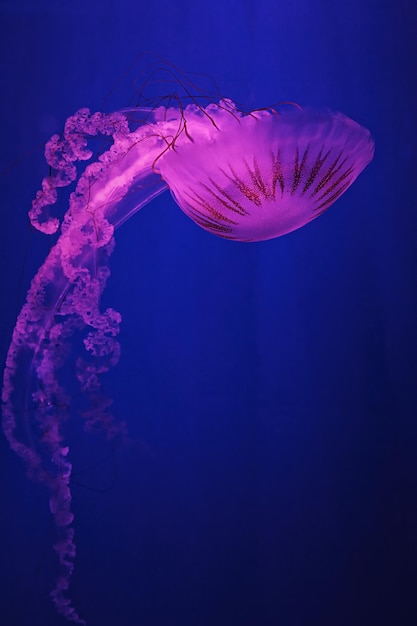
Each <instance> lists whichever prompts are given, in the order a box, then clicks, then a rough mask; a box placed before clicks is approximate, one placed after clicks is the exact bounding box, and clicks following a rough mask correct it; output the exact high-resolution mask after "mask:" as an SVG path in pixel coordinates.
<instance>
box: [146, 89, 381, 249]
mask: <svg viewBox="0 0 417 626" xmlns="http://www.w3.org/2000/svg"><path fill="white" fill-rule="evenodd" d="M176 114H177V115H178V111H177V113H176ZM181 114H182V116H183V119H184V124H185V130H186V132H182V133H181V134H179V135H178V137H177V138H176V139H175V141H174V142H173V143H172V144H171V146H170V149H169V150H166V151H164V153H163V154H162V155H161V158H159V159H158V161H157V163H156V165H155V169H156V170H157V171H159V173H160V174H161V176H162V178H163V179H164V180H165V182H166V183H167V184H168V186H169V188H170V190H171V193H172V195H173V197H174V199H175V200H176V202H177V203H178V204H179V206H180V207H181V209H182V210H183V211H184V212H185V213H186V214H187V215H188V216H189V217H190V218H191V219H192V220H194V221H195V222H196V223H197V224H198V225H199V226H201V227H202V228H204V229H206V230H208V231H209V232H211V233H213V234H216V235H218V236H221V237H225V238H227V239H233V240H236V241H262V240H266V239H272V238H274V237H278V236H280V235H284V234H286V233H289V232H291V231H293V230H296V229H297V228H300V227H301V226H303V225H304V224H307V223H308V222H310V221H311V220H313V219H315V218H316V217H318V216H319V215H321V214H322V213H323V212H324V211H325V210H327V209H328V208H329V207H330V205H331V204H333V202H335V200H337V198H338V197H339V196H340V195H341V194H342V193H343V192H344V191H346V189H347V188H348V187H349V186H350V185H351V184H352V183H353V181H354V180H355V179H356V178H357V176H358V175H359V174H360V173H361V171H362V170H363V169H364V168H365V167H366V165H367V164H368V163H369V162H370V161H371V160H372V157H373V152H374V144H373V141H372V138H371V136H370V133H369V131H368V130H366V129H365V128H363V127H362V126H360V125H359V124H357V123H356V122H354V121H353V120H351V119H349V118H348V117H346V116H345V115H343V114H341V113H336V114H334V113H331V112H330V111H327V110H312V109H300V108H296V107H291V108H290V109H288V110H286V111H285V112H284V113H282V114H281V113H280V114H278V113H277V112H276V111H274V110H272V109H271V110H259V111H254V112H252V113H248V114H245V113H242V112H240V111H238V110H237V109H236V107H235V106H234V104H233V103H232V102H231V101H230V100H223V101H221V102H220V103H219V104H211V105H209V106H208V107H206V108H205V109H202V108H199V107H197V106H195V105H190V106H188V107H186V108H185V109H184V111H182V113H181ZM173 116H175V112H174V113H173ZM168 117H169V115H168ZM165 119H167V117H165ZM167 123H168V124H169V122H166V124H167Z"/></svg>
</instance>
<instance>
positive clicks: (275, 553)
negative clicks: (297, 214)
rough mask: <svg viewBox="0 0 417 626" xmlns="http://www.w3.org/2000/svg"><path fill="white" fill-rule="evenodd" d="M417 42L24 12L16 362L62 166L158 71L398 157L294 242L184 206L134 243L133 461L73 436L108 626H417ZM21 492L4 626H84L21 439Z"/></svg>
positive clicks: (203, 10)
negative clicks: (290, 110)
mask: <svg viewBox="0 0 417 626" xmlns="http://www.w3.org/2000/svg"><path fill="white" fill-rule="evenodd" d="M416 24H417V8H416V5H415V3H414V2H411V1H410V0H396V1H394V0H391V1H388V0H351V1H350V2H334V0H294V1H292V2H289V1H284V0H275V1H273V0H269V1H268V0H256V1H255V0H243V1H238V0H228V1H225V0H224V1H219V0H218V1H214V2H207V3H203V2H193V1H192V0H158V2H144V0H138V1H134V0H130V1H127V0H82V1H81V0H71V1H68V2H62V1H57V0H38V1H36V2H35V1H34V0H33V1H32V2H31V1H30V0H26V1H25V0H10V1H6V0H2V2H1V3H0V35H1V36H0V50H1V87H0V89H1V101H0V106H1V120H2V125H1V129H2V130H1V137H2V150H1V155H0V158H1V163H0V165H1V167H2V168H8V170H7V172H6V173H5V174H3V175H2V177H1V178H0V181H1V187H2V221H1V229H0V263H1V266H0V268H1V285H0V286H1V294H0V302H1V314H0V325H1V326H0V340H1V346H0V351H1V359H2V361H3V360H4V357H5V354H6V350H7V347H8V343H9V340H10V336H11V332H12V329H13V326H14V322H15V318H16V314H17V312H18V308H19V307H20V306H21V305H22V303H23V300H24V296H25V293H26V290H27V287H28V284H29V281H30V279H31V277H32V276H33V274H34V273H35V271H36V269H37V268H38V267H39V265H40V264H41V263H42V262H43V259H44V258H45V256H46V253H47V250H48V246H49V241H48V238H47V237H45V236H43V235H41V234H39V233H36V232H34V231H29V230H28V225H27V224H28V221H27V217H26V215H27V210H28V208H29V206H30V201H31V199H32V197H33V195H34V193H35V192H36V190H37V189H38V188H39V185H40V181H41V178H42V177H43V176H44V175H45V174H46V173H47V168H46V165H45V163H44V160H43V145H44V143H45V142H46V141H47V139H48V138H49V136H50V135H51V134H52V133H54V132H59V131H60V130H61V129H62V126H63V123H64V121H65V119H66V118H67V116H68V115H70V114H71V113H73V112H74V111H75V110H77V109H78V108H80V107H82V106H88V107H90V108H91V109H93V110H97V109H101V108H102V105H103V101H104V100H105V98H106V96H107V95H108V94H109V91H110V90H111V89H112V87H114V90H113V92H112V93H111V95H110V97H109V99H108V100H107V101H106V103H105V109H106V110H112V109H113V110H114V109H118V108H124V107H126V106H127V105H128V104H129V102H130V97H131V95H132V93H133V92H134V83H133V78H134V71H133V73H131V74H130V75H129V78H128V79H126V80H122V81H121V82H120V83H119V82H118V79H119V77H120V76H121V75H122V74H123V72H124V71H125V70H126V69H127V68H128V67H129V65H130V64H131V63H132V62H133V61H134V59H135V58H136V57H137V55H138V54H140V53H142V52H143V51H145V50H149V51H153V52H154V53H157V54H160V55H162V56H163V57H165V58H167V59H169V60H170V61H171V62H172V63H175V64H176V65H177V66H178V67H179V68H181V69H183V70H184V71H190V72H202V73H207V74H210V75H211V76H213V77H214V79H215V80H216V81H217V84H218V85H219V89H220V90H221V92H222V93H224V94H225V95H226V96H229V97H231V98H232V99H234V100H237V101H239V102H241V103H244V104H245V106H246V107H248V108H255V107H261V106H267V105H269V104H272V103H274V102H277V101H279V100H292V101H296V102H299V103H300V104H305V105H313V106H328V107H329V108H331V109H333V110H341V111H343V112H344V113H345V114H347V115H348V116H350V117H352V118H353V119H355V120H357V121H358V122H360V123H361V124H363V125H364V126H366V127H368V128H369V129H370V130H371V132H372V134H373V137H374V139H375V143H376V154H375V159H374V161H373V163H372V164H371V165H370V166H369V167H368V168H367V169H366V170H365V172H364V173H363V174H362V175H361V176H360V178H359V179H358V180H357V181H356V183H355V184H354V185H353V186H352V188H351V189H349V190H348V192H347V193H346V194H345V195H344V196H343V197H342V198H341V199H340V200H338V201H337V203H336V204H335V205H334V206H333V207H331V209H330V210H329V212H328V213H326V214H325V215H324V216H322V217H320V218H319V219H318V220H316V221H314V222H313V223H311V224H310V225H308V226H306V227H305V228H303V229H301V230H299V231H297V232H294V233H292V234H290V235H287V236H285V237H283V238H281V239H277V240H274V241H268V242H264V243H258V244H243V243H232V242H229V241H226V240H221V239H217V238H215V237H213V236H212V235H209V234H208V233H206V232H204V231H202V230H200V229H198V227H197V226H196V225H195V224H193V223H192V222H191V221H190V220H188V218H187V217H186V216H184V215H183V214H182V213H181V211H180V210H179V209H178V207H177V206H176V205H175V203H174V201H173V200H172V199H171V198H170V196H169V194H164V195H163V196H161V197H160V198H159V199H157V200H156V201H154V202H153V203H152V204H151V205H149V206H147V207H146V208H145V209H143V210H142V211H141V212H139V213H138V214H137V215H135V216H134V217H133V218H132V219H131V220H130V222H128V223H127V224H126V225H125V226H123V227H122V228H121V229H120V231H119V232H118V233H117V246H116V250H115V252H114V254H113V257H112V259H111V270H112V276H111V279H110V281H109V284H108V288H107V290H106V292H105V297H104V301H105V304H106V306H114V307H115V308H116V309H117V310H119V311H120V312H121V313H122V315H123V324H122V331H121V335H120V340H121V344H122V358H121V361H120V364H119V365H118V367H117V368H115V369H113V370H112V371H111V372H109V374H108V375H107V376H106V379H105V385H106V388H107V390H108V392H109V393H110V394H111V395H112V396H113V398H114V412H115V414H116V415H117V416H118V417H119V418H120V419H125V420H126V421H127V423H128V427H129V433H130V437H131V443H130V444H129V445H128V446H126V447H125V448H121V449H117V450H116V451H113V450H112V449H111V447H110V446H109V444H108V443H106V442H105V441H103V439H102V438H100V437H95V436H91V435H88V434H86V433H83V432H82V430H81V427H80V426H79V420H78V418H77V415H76V411H75V410H74V414H73V416H72V420H71V424H70V425H69V432H68V437H69V439H70V443H71V446H72V460H73V462H74V484H73V492H74V512H75V516H76V521H75V527H76V541H77V545H78V556H77V560H76V570H75V574H74V579H73V585H72V589H71V591H72V597H73V599H74V602H75V604H76V606H77V609H78V610H79V612H80V614H81V615H82V616H83V617H84V618H85V619H86V620H87V622H88V625H89V626H113V625H120V626H246V625H247V626H316V625H317V626H370V625H372V626H373V625H378V626H392V625H399V626H414V625H415V624H416V623H417V600H416V588H417V586H416V585H417V505H416V497H417V462H416V458H417V454H416V451H417V334H416V330H415V329H416V320H417V291H416V286H415V281H416V269H417V248H416V235H417V233H416V227H417V213H416V193H415V187H416V171H417V158H416V137H417V124H416V111H417V93H416V92H417V83H416V80H415V66H416V61H417V54H416V47H417V46H416V36H415V31H416ZM196 82H198V78H196ZM202 82H203V83H204V82H205V79H202ZM10 166H12V167H10ZM0 476H1V480H0V546H1V552H0V555H1V561H0V623H1V624H2V625H4V626H45V625H47V626H63V624H64V623H65V622H64V620H62V619H61V618H60V617H58V616H57V615H56V614H55V612H54V609H53V607H52V605H51V602H50V599H49V596H48V594H49V591H50V589H51V587H52V584H53V580H54V576H55V573H56V561H55V555H54V553H53V551H52V544H53V541H54V536H55V535H54V528H53V526H52V523H51V520H50V515H49V511H48V502H47V494H46V492H45V490H44V489H43V488H42V487H41V486H39V485H35V484H33V483H31V482H29V481H28V480H27V478H26V476H25V471H24V467H23V466H22V463H21V462H20V460H19V459H18V458H17V457H15V455H13V454H12V453H11V452H10V450H9V448H8V446H7V444H6V442H5V440H4V438H3V437H1V438H0Z"/></svg>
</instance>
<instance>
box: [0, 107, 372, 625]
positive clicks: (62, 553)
mask: <svg viewBox="0 0 417 626" xmlns="http://www.w3.org/2000/svg"><path fill="white" fill-rule="evenodd" d="M132 126H133V127H134V128H132ZM95 136H99V137H101V138H103V137H104V138H106V139H107V141H108V146H109V145H110V147H109V148H108V149H107V150H106V151H105V152H103V153H102V154H101V155H100V156H99V157H97V158H96V160H95V161H94V162H92V163H91V164H89V165H88V166H87V167H86V168H85V169H84V171H83V172H82V173H81V174H80V175H79V176H78V182H77V185H76V189H75V191H74V192H73V193H72V194H71V196H70V202H69V209H68V211H67V213H66V214H65V216H64V219H63V222H62V224H61V227H60V236H59V238H58V240H57V243H56V244H55V245H54V246H53V247H52V249H51V251H50V253H49V255H48V257H47V259H46V260H45V262H44V264H43V265H42V267H41V268H40V269H39V271H38V273H37V274H36V276H35V278H34V279H33V281H32V284H31V287H30V289H29V292H28V294H27V299H26V303H25V304H24V306H23V309H22V311H21V313H20V315H19V317H18V319H17V322H16V326H15V329H14V332H13V338H12V342H11V345H10V348H9V352H8V356H7V361H6V368H5V372H4V383H3V393H2V400H3V430H4V432H5V435H6V437H7V439H8V441H9V444H10V446H11V448H12V449H13V450H14V451H15V452H16V453H17V454H18V455H20V456H21V457H22V458H23V460H24V461H25V463H26V465H27V467H28V470H29V474H30V475H31V476H32V477H33V478H34V479H36V480H39V481H41V482H43V483H44V484H45V485H46V486H47V488H48V490H49V498H50V509H51V512H52V514H53V516H54V518H55V523H56V527H57V530H58V540H57V542H56V544H55V546H54V547H55V550H56V552H57V554H58V557H59V564H60V573H59V576H58V579H57V581H56V585H55V588H54V590H53V591H52V594H51V595H52V598H53V600H54V603H55V605H56V608H57V609H58V611H59V612H60V613H61V614H62V615H63V616H64V617H66V618H67V619H68V620H71V621H74V622H76V623H78V624H84V623H85V622H84V621H83V620H82V619H81V618H80V617H79V616H78V614H77V612H76V610H75V609H74V608H73V606H72V605H71V602H70V600H69V599H68V598H67V594H66V592H67V590H68V587H69V583H70V578H71V574H72V570H73V561H74V557H75V544H74V530H73V526H72V522H73V515H72V512H71V491H70V478H71V467H72V466H71V462H70V460H69V449H68V446H67V445H66V442H65V437H64V433H63V423H64V421H65V419H66V418H67V417H68V404H69V397H68V395H69V394H67V393H66V391H65V389H64V388H63V386H62V385H61V383H60V381H59V369H60V368H61V366H62V365H63V363H64V362H65V360H66V357H67V356H68V353H69V351H68V342H69V340H70V338H71V337H72V335H74V333H76V332H77V333H80V332H84V335H83V342H84V346H85V355H84V356H83V357H78V358H77V361H76V375H77V378H78V381H79V385H80V389H81V391H82V392H83V393H85V394H87V395H88V396H89V397H90V402H91V409H90V410H89V411H88V412H86V413H85V414H84V415H83V417H84V419H85V429H86V430H88V429H93V428H95V427H97V426H98V427H100V426H101V427H102V428H103V429H104V430H105V431H106V432H107V434H108V436H109V437H114V436H117V435H122V434H123V427H122V426H121V425H117V424H116V423H115V422H114V421H113V419H112V416H111V415H110V413H109V410H108V409H109V404H110V402H109V400H108V399H106V398H105V397H104V395H103V394H102V392H101V387H100V375H101V374H102V373H103V372H105V371H107V370H108V369H109V367H110V366H112V365H114V364H115V363H116V362H117V361H118V358H119V345H118V343H117V340H116V336H117V334H118V331H119V323H120V320H121V317H120V314H119V313H118V312H117V311H115V310H113V309H107V310H105V311H102V310H101V308H100V296H101V293H102V291H103V289H104V286H105V283H106V279H107V277H108V275H109V270H108V258H109V256H110V254H111V250H112V246H113V236H114V230H115V228H116V227H118V226H119V225H120V224H121V223H123V222H124V221H126V220H127V219H128V218H129V217H130V216H131V215H133V213H135V212H136V211H137V210H138V209H140V208H141V207H142V206H144V205H145V204H147V203H148V202H149V201H150V200H152V199H153V198H154V197H156V196H157V195H158V194H160V193H161V192H163V191H164V190H166V189H167V188H169V189H170V190H171V193H172V195H173V196H174V198H175V200H176V201H177V203H178V204H179V206H180V207H181V209H182V210H183V211H184V212H185V213H186V214H187V215H188V216H189V217H191V219H193V220H194V221H195V222H196V223H197V224H198V225H200V226H201V227H203V228H205V229H206V230H208V231H209V232H211V233H213V234H216V235H219V236H221V237H225V238H228V239H234V240H236V241H260V240H266V239H271V238H273V237H278V236H280V235H283V234H285V233H288V232H291V231H293V230H295V229H297V228H300V227H301V226H303V225H304V224H306V223H308V222H310V221H311V220H313V219H314V218H316V217H317V216H318V215H320V214H321V213H323V212H324V211H325V210H326V209H327V208H328V207H329V206H330V205H331V204H332V203H333V202H334V201H335V200H336V199H337V198H338V197H339V196H340V195H341V194H342V193H343V192H344V191H346V189H347V188H348V187H349V186H350V185H351V184H352V183H353V181H354V180H355V179H356V177H357V176H358V175H359V174H360V172H361V171H362V170H363V169H364V168H365V167H366V165H367V164H368V163H369V162H370V161H371V159H372V157H373V142H372V139H371V137H370V134H369V132H368V131H367V130H366V129H364V128H362V127H361V126H359V125H358V124H357V123H356V122H354V121H352V120H350V119H349V118H347V117H345V116H344V115H342V114H333V113H331V112H328V111H312V110H303V109H298V108H292V109H290V110H289V111H287V112H286V113H285V114H282V115H281V114H278V113H277V112H276V111H274V110H272V109H271V110H259V111H253V112H251V113H242V112H240V111H239V110H238V109H237V108H236V107H235V106H234V104H233V103H232V102H231V101H229V100H222V101H220V102H219V103H218V104H210V105H208V106H207V107H205V108H203V107H200V106H197V105H196V104H192V105H189V106H187V107H186V108H185V109H176V108H164V107H159V108H158V109H155V110H154V111H151V110H145V109H137V110H135V111H129V112H127V113H113V114H103V113H95V114H93V115H91V114H90V112H89V111H88V110H87V109H82V110H80V111H78V112H77V113H76V114H75V115H74V116H72V117H70V118H69V119H68V120H67V122H66V125H65V130H64V133H63V135H62V136H61V137H58V136H54V137H52V139H51V140H50V141H49V142H48V144H47V146H46V151H45V154H46V158H47V162H48V163H49V165H50V166H51V172H52V174H51V175H50V176H48V177H47V178H45V179H44V180H43V183H42V190H41V191H39V192H38V194H37V196H36V198H35V200H34V202H33V206H32V210H31V212H30V218H31V222H32V224H33V225H34V226H35V227H36V228H38V229H39V230H42V231H43V232H46V233H49V234H51V233H54V232H56V231H57V229H58V227H59V223H58V220H57V219H56V218H53V217H51V216H50V215H49V207H50V205H53V204H54V203H55V202H56V199H57V188H59V187H63V186H65V185H68V184H70V183H71V182H72V181H74V180H75V179H76V177H77V168H76V165H77V163H78V162H80V161H87V160H89V159H91V157H92V152H91V150H90V149H89V147H88V141H89V140H90V139H91V138H93V137H95Z"/></svg>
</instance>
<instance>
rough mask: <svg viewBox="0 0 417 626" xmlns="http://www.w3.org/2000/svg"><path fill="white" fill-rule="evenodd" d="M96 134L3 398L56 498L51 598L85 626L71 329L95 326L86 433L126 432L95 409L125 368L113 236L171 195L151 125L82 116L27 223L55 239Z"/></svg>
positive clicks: (7, 428) (29, 310) (21, 449)
mask: <svg viewBox="0 0 417 626" xmlns="http://www.w3.org/2000/svg"><path fill="white" fill-rule="evenodd" d="M97 134H101V135H106V136H109V137H110V138H111V140H112V145H111V147H110V148H109V149H108V150H107V151H106V152H104V153H103V154H102V155H101V156H100V157H99V160H98V161H96V162H94V163H91V164H90V165H87V167H86V168H85V170H84V172H83V173H82V175H81V176H80V178H79V180H78V183H77V186H76V189H75V191H74V192H73V193H72V194H71V196H70V204H69V209H68V211H67V213H66V215H65V217H64V220H63V223H62V226H61V234H60V237H59V239H58V241H57V243H56V244H55V246H54V247H53V248H52V249H51V251H50V253H49V255H48V257H47V259H46V260H45V262H44V264H43V265H42V267H41V268H40V269H39V271H38V273H37V274H36V276H35V277H34V279H33V280H32V283H31V286H30V289H29V292H28V294H27V298H26V302H25V304H24V306H23V308H22V310H21V312H20V314H19V316H18V319H17V322H16V326H15V329H14V332H13V336H12V341H11V344H10V347H9V351H8V355H7V360H6V367H5V371H4V379H3V390H2V401H3V416H2V424H3V430H4V433H5V435H6V437H7V439H8V441H9V444H10V446H11V448H12V449H13V450H14V451H15V452H16V453H17V454H18V455H19V456H20V457H21V458H22V459H23V460H24V462H25V464H26V467H27V469H28V472H29V475H30V476H31V477H32V478H33V479H35V480H38V481H40V482H42V483H44V484H45V485H46V486H47V488H48V490H49V505H50V510H51V513H52V515H53V517H54V519H55V524H56V527H57V529H58V539H57V541H56V543H55V545H54V549H55V551H56V553H57V555H58V559H59V566H60V568H59V574H58V577H57V580H56V584H55V588H54V589H53V591H52V593H51V596H52V599H53V601H54V603H55V606H56V608H57V610H58V612H59V613H61V614H62V615H63V616H64V617H65V618H66V619H68V620H69V621H73V622H75V623H78V624H85V622H84V620H82V619H81V618H80V617H79V615H78V614H77V612H76V610H75V609H74V607H73V606H72V604H71V601H70V600H69V599H68V598H67V597H66V592H67V590H68V587H69V584H70V579H71V575H72V572H73V567H74V566H73V561H74V557H75V544H74V529H73V527H72V522H73V513H72V511H71V488H70V479H71V470H72V465H71V463H70V462H69V460H68V452H69V448H68V445H66V444H65V442H64V434H63V432H62V425H63V424H64V423H65V421H66V420H67V419H68V406H69V398H68V397H67V395H66V393H65V391H64V389H63V387H62V386H61V385H60V383H59V377H58V374H59V370H60V368H61V367H62V365H63V364H64V362H65V360H66V357H67V355H68V346H67V343H68V340H69V339H70V337H71V335H72V334H73V332H74V330H75V329H78V330H79V329H82V328H85V327H87V328H89V332H88V333H87V336H86V337H85V339H84V346H85V349H86V351H87V353H88V354H89V355H90V359H89V360H87V359H82V358H79V359H78V362H77V378H78V380H79V382H80V385H81V389H82V391H86V392H88V393H89V394H90V396H91V397H92V398H94V400H95V407H94V416H92V415H90V416H89V415H88V414H87V415H86V422H85V427H86V428H87V429H91V428H93V427H96V426H97V425H101V426H103V427H104V428H105V429H106V432H107V434H108V436H115V435H116V434H117V433H120V432H122V431H123V425H122V426H116V425H115V424H114V422H113V418H112V416H111V415H110V414H109V413H108V411H107V410H106V409H107V406H108V402H106V399H105V398H103V397H100V403H101V407H100V411H97V407H98V404H97V398H98V397H99V395H100V394H99V387H100V375H101V374H102V373H103V372H105V371H107V369H108V368H109V367H111V366H112V365H114V364H115V363H116V362H117V360H118V356H119V344H118V342H117V341H116V337H117V334H118V331H119V323H120V320H121V316H120V314H119V313H118V312H117V311H114V310H113V309H110V308H109V309H107V310H105V311H102V310H101V309H100V296H101V294H102V292H103V289H104V287H105V284H106V280H107V278H108V276H109V273H110V272H109V270H108V267H107V263H108V259H109V256H110V254H111V252H112V249H113V245H114V240H113V233H114V229H115V228H117V227H118V226H119V225H120V224H121V223H122V222H123V221H125V220H126V219H128V217H129V216H130V215H131V214H133V213H134V212H136V211H137V210H139V209H140V208H141V207H142V206H144V205H145V204H147V203H148V202H150V200H152V199H153V198H154V197H155V196H157V195H158V194H160V193H162V192H163V191H164V190H165V189H166V187H167V186H166V183H164V182H163V181H162V179H161V178H160V176H159V175H158V174H156V173H155V172H154V171H153V170H152V164H153V162H154V160H155V159H156V158H157V156H158V154H159V153H160V151H161V149H162V148H163V140H162V139H161V137H160V136H158V134H157V133H155V129H154V128H153V127H152V125H151V124H149V125H147V126H145V127H141V128H139V129H137V130H136V131H134V132H130V131H129V127H128V123H127V119H126V118H125V116H123V115H121V114H111V115H109V116H106V115H104V114H102V113H96V114H93V115H90V113H89V111H88V110H87V109H83V110H81V111H79V112H78V113H77V114H76V115H74V116H72V117H71V118H69V120H68V121H67V123H66V126H65V131H64V135H63V137H62V138H60V137H58V136H54V137H53V138H52V139H51V140H50V142H48V145H47V149H46V155H47V160H48V163H49V164H50V165H51V167H53V170H54V174H53V175H52V176H48V177H47V178H45V179H44V181H43V184H42V190H41V191H40V192H38V194H37V195H36V198H35V200H34V202H33V205H32V210H31V213H30V219H31V222H32V224H33V225H34V226H35V227H36V228H38V229H39V230H41V231H43V232H45V233H49V234H51V233H53V232H54V231H56V229H57V227H58V225H59V221H58V219H57V218H56V217H48V216H47V214H46V210H45V209H46V207H48V206H49V205H51V204H54V203H55V202H56V199H57V192H56V188H57V187H62V186H65V185H68V184H70V183H71V182H72V181H73V180H74V179H75V177H76V165H75V164H76V162H77V161H80V160H87V159H89V158H90V157H91V155H92V152H91V150H89V149H88V147H87V137H92V136H93V135H97ZM31 405H32V406H33V409H32V408H31Z"/></svg>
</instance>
